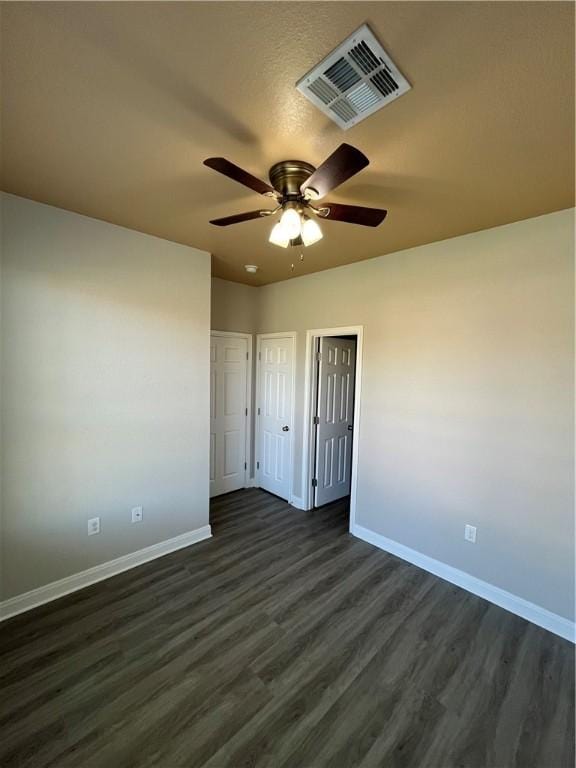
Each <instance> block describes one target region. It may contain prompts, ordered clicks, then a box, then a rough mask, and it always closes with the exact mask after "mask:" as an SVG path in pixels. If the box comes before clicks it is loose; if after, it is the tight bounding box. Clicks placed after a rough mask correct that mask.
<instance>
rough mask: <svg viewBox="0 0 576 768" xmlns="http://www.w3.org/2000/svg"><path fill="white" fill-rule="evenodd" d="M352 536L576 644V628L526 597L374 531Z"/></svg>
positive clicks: (356, 528) (355, 529) (357, 529)
mask: <svg viewBox="0 0 576 768" xmlns="http://www.w3.org/2000/svg"><path fill="white" fill-rule="evenodd" d="M350 533H352V534H353V535H354V536H357V537H358V538H359V539H363V540H364V541H367V542H369V543H370V544H374V546H376V547H378V548H379V549H383V550H384V551H385V552H389V553H390V554H392V555H396V556H397V557H400V558H402V560H407V561H408V562H409V563H412V564H413V565H416V566H418V567H419V568H422V569H423V570H424V571H428V572H429V573H433V574H434V575H435V576H439V577H440V578H441V579H444V580H445V581H449V582H450V583H451V584H456V586H458V587H462V589H466V590H467V591H468V592H472V594H474V595H478V597H483V598H484V599H485V600H488V601H489V602H491V603H494V605H498V606H500V608H504V609H505V610H507V611H510V612H511V613H514V614H516V615H517V616H521V617H522V618H523V619H526V620H527V621H531V622H532V623H533V624H537V625H538V626H539V627H543V628H544V629H547V630H548V631H549V632H553V633H554V634H555V635H559V636H560V637H563V638H565V639H566V640H570V641H571V642H573V643H574V642H576V627H575V624H574V622H573V621H570V620H569V619H565V618H564V617H563V616H559V615H558V614H556V613H552V612H551V611H548V610H546V608H541V607H540V606H539V605H536V604H535V603H531V602H529V601H528V600H525V599H524V598H523V597H518V596H517V595H513V594H512V593H511V592H506V590H504V589H500V587H495V586H494V585H493V584H489V583H488V582H487V581H482V580H481V579H477V578H476V577H475V576H471V575H470V574H469V573H465V572H464V571H460V570H459V569H458V568H453V567H452V566H451V565H446V564H445V563H442V562H440V560H435V559H434V558H432V557H428V556H427V555H423V554H422V553H421V552H417V551H416V550H415V549H411V548H410V547H406V546H404V545H403V544H399V543H398V542H397V541H393V540H392V539H387V538H386V537H385V536H381V535H380V534H379V533H374V531H371V530H369V529H368V528H363V527H362V526H361V525H356V524H354V525H352V526H351V528H350Z"/></svg>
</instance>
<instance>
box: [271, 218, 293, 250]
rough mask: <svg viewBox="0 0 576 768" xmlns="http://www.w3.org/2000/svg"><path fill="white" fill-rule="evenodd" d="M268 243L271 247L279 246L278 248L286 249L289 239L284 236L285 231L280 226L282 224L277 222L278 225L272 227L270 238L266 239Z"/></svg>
mask: <svg viewBox="0 0 576 768" xmlns="http://www.w3.org/2000/svg"><path fill="white" fill-rule="evenodd" d="M268 241H269V242H270V243H272V244H273V245H279V246H280V248H288V245H289V243H290V238H289V237H288V235H287V234H286V231H285V229H284V227H283V226H282V222H278V224H274V226H273V227H272V232H270V237H269V238H268Z"/></svg>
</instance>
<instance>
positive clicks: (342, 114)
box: [330, 99, 357, 123]
mask: <svg viewBox="0 0 576 768" xmlns="http://www.w3.org/2000/svg"><path fill="white" fill-rule="evenodd" d="M330 109H331V110H332V111H333V112H335V113H336V114H337V115H338V117H339V118H340V119H341V120H344V122H345V123H347V122H348V121H349V120H352V118H354V117H356V115H357V112H356V110H355V109H354V108H353V107H352V106H350V104H348V102H347V101H345V100H344V99H340V101H335V102H334V104H331V105H330Z"/></svg>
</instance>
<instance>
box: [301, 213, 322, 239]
mask: <svg viewBox="0 0 576 768" xmlns="http://www.w3.org/2000/svg"><path fill="white" fill-rule="evenodd" d="M323 237H324V235H323V234H322V230H321V229H320V227H319V226H318V224H317V223H316V222H315V221H314V219H309V218H306V220H305V221H304V225H303V226H302V242H303V243H304V245H313V244H314V243H317V242H318V240H322V238H323Z"/></svg>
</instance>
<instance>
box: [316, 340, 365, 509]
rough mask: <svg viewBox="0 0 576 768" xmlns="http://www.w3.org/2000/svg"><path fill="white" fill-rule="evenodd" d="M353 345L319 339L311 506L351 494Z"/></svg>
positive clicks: (354, 364) (346, 341) (340, 341)
mask: <svg viewBox="0 0 576 768" xmlns="http://www.w3.org/2000/svg"><path fill="white" fill-rule="evenodd" d="M355 370H356V341H354V340H352V339H337V338H332V337H328V336H326V337H321V339H320V356H319V363H318V406H317V412H316V413H317V422H318V423H317V426H316V472H315V479H316V487H315V489H314V491H315V493H314V506H316V507H320V506H322V504H328V502H330V501H335V500H336V499H341V498H342V497H343V496H348V495H349V493H350V474H351V468H352V434H353V429H354V424H353V417H354V374H355Z"/></svg>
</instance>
